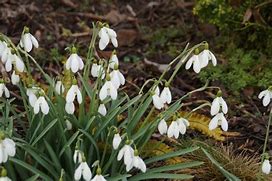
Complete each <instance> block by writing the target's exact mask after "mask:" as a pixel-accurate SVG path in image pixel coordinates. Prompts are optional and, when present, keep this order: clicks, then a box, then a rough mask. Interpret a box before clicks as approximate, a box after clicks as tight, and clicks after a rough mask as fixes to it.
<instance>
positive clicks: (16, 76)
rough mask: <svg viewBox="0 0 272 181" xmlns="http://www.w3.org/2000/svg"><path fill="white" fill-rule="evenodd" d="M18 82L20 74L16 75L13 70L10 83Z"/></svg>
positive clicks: (15, 83)
mask: <svg viewBox="0 0 272 181" xmlns="http://www.w3.org/2000/svg"><path fill="white" fill-rule="evenodd" d="M19 82H20V76H19V75H17V74H16V72H15V71H13V72H12V74H11V83H12V84H13V85H17V84H18V83H19Z"/></svg>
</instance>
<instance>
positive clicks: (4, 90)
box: [0, 83, 10, 98]
mask: <svg viewBox="0 0 272 181" xmlns="http://www.w3.org/2000/svg"><path fill="white" fill-rule="evenodd" d="M3 93H4V95H5V97H6V98H9V97H10V93H9V90H8V89H7V87H6V86H5V84H4V83H0V97H2V96H3Z"/></svg>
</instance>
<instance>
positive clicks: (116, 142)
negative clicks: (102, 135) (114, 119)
mask: <svg viewBox="0 0 272 181" xmlns="http://www.w3.org/2000/svg"><path fill="white" fill-rule="evenodd" d="M121 141H122V138H121V136H120V134H119V133H116V134H114V136H113V141H112V146H113V149H115V150H117V148H118V147H119V145H120V143H121Z"/></svg>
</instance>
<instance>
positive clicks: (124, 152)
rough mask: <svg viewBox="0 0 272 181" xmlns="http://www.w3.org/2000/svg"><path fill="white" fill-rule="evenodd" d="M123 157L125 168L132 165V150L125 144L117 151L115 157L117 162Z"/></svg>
mask: <svg viewBox="0 0 272 181" xmlns="http://www.w3.org/2000/svg"><path fill="white" fill-rule="evenodd" d="M123 157H124V163H125V165H126V166H128V165H130V164H131V163H132V161H133V157H134V150H133V148H132V147H131V146H130V145H128V144H125V145H124V146H123V148H122V149H121V150H120V151H119V153H118V155H117V160H118V161H120V160H121V159H122V158H123Z"/></svg>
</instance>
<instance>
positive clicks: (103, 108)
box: [98, 104, 107, 116]
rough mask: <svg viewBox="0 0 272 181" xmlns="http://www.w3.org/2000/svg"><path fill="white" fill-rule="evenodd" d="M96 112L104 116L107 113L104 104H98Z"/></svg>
mask: <svg viewBox="0 0 272 181" xmlns="http://www.w3.org/2000/svg"><path fill="white" fill-rule="evenodd" d="M98 112H99V113H100V114H101V115H102V116H106V114H107V109H106V106H105V104H100V105H99V107H98Z"/></svg>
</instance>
